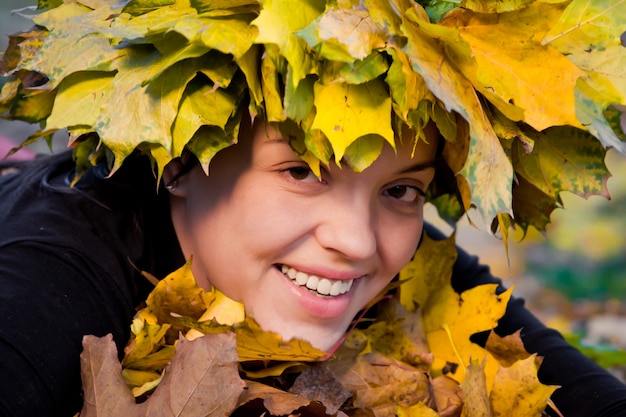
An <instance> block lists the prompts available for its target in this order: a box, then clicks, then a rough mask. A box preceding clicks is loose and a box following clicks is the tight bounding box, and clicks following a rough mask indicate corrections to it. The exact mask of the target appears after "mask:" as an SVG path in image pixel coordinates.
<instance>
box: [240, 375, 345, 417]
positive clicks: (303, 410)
mask: <svg viewBox="0 0 626 417" xmlns="http://www.w3.org/2000/svg"><path fill="white" fill-rule="evenodd" d="M329 415H336V416H337V417H341V416H345V414H344V413H343V412H341V411H339V412H338V413H336V412H333V413H329V412H328V411H327V410H326V408H325V407H324V406H323V405H322V404H320V403H318V402H316V401H309V400H308V399H306V398H304V397H302V396H300V395H297V394H293V393H290V392H286V391H282V390H280V389H277V388H273V387H270V386H269V385H265V384H262V383H260V382H255V381H246V389H245V391H244V392H243V394H241V396H240V397H239V407H238V408H237V410H235V412H234V413H233V414H232V416H231V417H253V416H259V417H261V416H264V417H268V416H301V417H328V416H329Z"/></svg>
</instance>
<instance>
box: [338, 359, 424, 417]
mask: <svg viewBox="0 0 626 417" xmlns="http://www.w3.org/2000/svg"><path fill="white" fill-rule="evenodd" d="M329 367H330V369H331V370H332V371H333V372H334V373H335V375H336V376H337V379H338V380H339V382H341V384H342V385H343V386H344V387H345V388H346V389H348V390H349V391H350V392H352V394H353V395H354V399H353V405H354V407H357V408H369V409H371V410H372V411H373V412H374V415H376V416H377V417H381V416H395V415H396V410H397V407H398V406H404V407H408V406H411V405H413V404H416V403H417V402H418V401H422V402H425V403H428V401H429V400H430V391H429V381H428V377H427V376H426V375H425V374H424V373H423V372H421V371H419V370H418V369H415V368H413V367H411V366H410V365H408V364H404V363H401V362H399V361H396V360H394V359H392V358H389V357H387V356H385V355H383V354H381V353H377V352H374V353H369V354H367V355H362V356H359V357H357V358H356V359H354V360H353V361H341V362H337V363H329Z"/></svg>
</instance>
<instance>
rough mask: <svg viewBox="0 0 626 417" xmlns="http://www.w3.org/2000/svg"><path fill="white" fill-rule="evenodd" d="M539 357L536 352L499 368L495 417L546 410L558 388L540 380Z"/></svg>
mask: <svg viewBox="0 0 626 417" xmlns="http://www.w3.org/2000/svg"><path fill="white" fill-rule="evenodd" d="M536 359H537V358H536V355H531V356H529V357H528V358H526V359H523V360H519V361H517V362H515V363H514V364H513V365H512V366H510V367H508V368H507V367H500V369H498V372H497V374H496V378H495V383H494V385H493V389H492V390H491V394H490V397H489V400H490V403H491V409H492V416H493V417H499V416H511V415H515V416H516V417H536V416H538V415H541V412H542V411H543V410H545V408H546V405H547V402H548V399H549V398H550V396H551V395H552V393H553V392H554V391H555V390H556V389H557V388H558V387H557V386H549V385H543V384H542V383H541V382H539V379H537V364H536Z"/></svg>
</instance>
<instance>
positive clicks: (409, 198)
mask: <svg viewBox="0 0 626 417" xmlns="http://www.w3.org/2000/svg"><path fill="white" fill-rule="evenodd" d="M384 194H385V195H388V196H389V197H392V198H395V199H397V200H400V201H403V202H405V203H415V202H417V200H419V198H420V197H424V196H425V195H426V193H425V192H424V191H422V190H421V189H419V188H417V187H413V186H410V185H394V186H393V187H390V188H387V189H386V190H385V191H384Z"/></svg>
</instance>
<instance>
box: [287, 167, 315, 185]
mask: <svg viewBox="0 0 626 417" xmlns="http://www.w3.org/2000/svg"><path fill="white" fill-rule="evenodd" d="M284 172H285V174H287V175H288V176H289V177H291V179H293V180H296V181H300V182H319V180H318V178H317V177H316V176H315V174H313V171H311V169H310V168H309V167H308V166H295V167H291V168H287V169H286V170H285V171H284Z"/></svg>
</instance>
